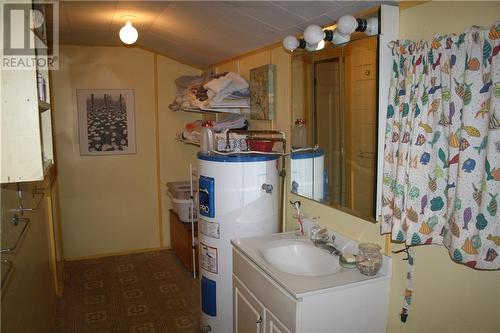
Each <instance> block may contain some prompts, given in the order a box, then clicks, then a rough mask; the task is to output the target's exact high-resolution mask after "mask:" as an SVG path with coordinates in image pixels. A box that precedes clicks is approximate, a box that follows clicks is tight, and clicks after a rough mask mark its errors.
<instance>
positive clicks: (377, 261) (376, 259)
mask: <svg viewBox="0 0 500 333" xmlns="http://www.w3.org/2000/svg"><path fill="white" fill-rule="evenodd" d="M358 247H359V252H358V254H357V256H356V267H358V269H359V271H360V272H361V273H362V274H364V275H369V276H373V275H375V274H377V272H378V271H379V269H380V267H381V266H382V253H380V249H381V247H380V246H379V245H377V244H374V243H361V244H359V246H358Z"/></svg>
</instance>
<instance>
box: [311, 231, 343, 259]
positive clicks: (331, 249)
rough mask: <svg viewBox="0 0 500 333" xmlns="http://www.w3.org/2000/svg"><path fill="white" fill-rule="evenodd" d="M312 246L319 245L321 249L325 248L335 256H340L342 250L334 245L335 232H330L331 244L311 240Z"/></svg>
mask: <svg viewBox="0 0 500 333" xmlns="http://www.w3.org/2000/svg"><path fill="white" fill-rule="evenodd" d="M313 244H314V246H316V247H319V248H321V249H324V250H327V251H328V252H330V254H333V255H335V256H339V257H340V256H341V255H342V251H340V250H339V249H338V248H337V247H336V246H335V234H332V244H331V245H330V244H328V243H326V242H317V241H316V242H313Z"/></svg>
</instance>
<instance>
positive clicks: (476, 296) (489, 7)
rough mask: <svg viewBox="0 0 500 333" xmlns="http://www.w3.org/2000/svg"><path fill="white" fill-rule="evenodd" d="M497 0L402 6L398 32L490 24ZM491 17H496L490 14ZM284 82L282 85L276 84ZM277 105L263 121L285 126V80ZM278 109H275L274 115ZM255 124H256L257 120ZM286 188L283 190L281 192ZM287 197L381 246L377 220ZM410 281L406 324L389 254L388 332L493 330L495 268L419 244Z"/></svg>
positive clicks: (260, 60)
mask: <svg viewBox="0 0 500 333" xmlns="http://www.w3.org/2000/svg"><path fill="white" fill-rule="evenodd" d="M499 12H500V2H494V3H493V2H488V3H485V2H448V1H444V2H431V3H426V4H423V5H420V6H417V7H412V8H409V9H406V10H403V11H402V12H401V15H400V36H401V37H409V38H414V39H429V38H431V37H432V36H433V34H434V33H436V32H441V33H453V32H454V33H460V32H462V31H464V30H465V29H467V28H468V27H470V26H471V25H473V24H476V25H481V24H483V25H491V24H493V23H494V20H495V19H498V13H499ZM495 16H496V17H495ZM276 53H278V54H282V53H283V51H282V48H281V47H280V46H277V47H275V48H273V49H272V51H269V50H265V51H261V52H257V53H255V54H251V55H248V56H243V57H241V58H240V59H237V60H232V61H230V62H228V63H224V64H219V65H217V67H216V68H217V70H219V71H224V70H227V68H238V64H239V68H240V73H242V74H243V75H246V74H247V73H248V69H249V68H253V67H256V66H259V65H262V64H265V63H266V61H272V62H273V63H274V62H276V60H275V59H276V58H274V57H271V56H270V54H276ZM279 59H280V61H279V62H277V65H278V70H279V69H280V68H281V69H282V70H283V71H288V72H287V73H288V74H287V75H290V72H289V69H290V68H291V63H290V57H289V56H287V55H286V54H283V55H282V56H281V57H280V58H279ZM282 85H284V86H282ZM277 88H278V91H281V93H282V94H281V95H278V104H281V105H282V106H284V105H286V107H282V108H279V107H278V110H277V113H276V114H277V117H278V119H279V121H276V122H273V123H272V124H270V125H269V126H272V127H273V128H275V129H286V130H289V128H290V124H291V106H290V105H288V104H286V101H287V100H288V101H290V100H291V96H290V94H289V90H287V89H290V86H289V83H288V82H287V81H285V80H283V81H278V83H277ZM280 113H281V114H280ZM258 125H260V124H258ZM287 184H288V181H287ZM287 193H288V191H287ZM289 200H301V202H302V209H303V211H304V212H305V213H307V214H309V215H310V216H319V217H320V221H321V223H322V224H325V225H327V226H329V227H332V228H333V229H335V230H337V231H338V232H339V233H341V234H344V235H346V236H348V237H351V238H354V239H356V240H358V241H370V242H375V243H378V244H380V245H381V246H384V245H385V236H381V235H380V231H379V225H378V224H372V223H369V222H366V221H364V220H361V219H358V218H356V217H354V216H351V215H348V214H345V213H343V212H341V211H339V210H335V209H332V208H330V207H327V206H324V205H322V204H319V203H316V202H313V201H311V200H308V199H305V198H303V197H298V196H295V195H292V194H288V197H287V200H286V202H288V201H289ZM289 206H290V205H287V223H288V230H292V229H294V228H295V226H294V225H293V221H292V216H293V211H292V209H291V208H290V207H289ZM415 253H416V254H415V258H416V259H415V262H416V263H415V271H414V274H415V285H414V297H413V305H412V307H411V309H410V311H411V312H410V317H409V319H408V322H407V323H406V324H402V323H401V322H400V320H399V317H398V314H399V313H400V311H401V306H402V304H403V302H402V301H403V292H404V288H405V281H406V280H405V277H406V261H402V258H403V256H402V255H395V256H393V260H394V261H393V278H392V282H391V290H390V305H389V311H388V328H387V331H388V332H422V333H424V332H425V333H438V332H439V333H441V332H464V333H465V332H494V331H498V328H499V327H500V317H499V316H498V309H499V308H500V284H499V281H500V272H499V271H496V272H484V271H475V270H472V269H470V268H467V267H464V266H462V265H458V264H455V263H453V262H452V261H451V259H450V258H449V256H448V253H447V250H446V249H445V248H444V247H441V246H422V247H418V248H416V249H415Z"/></svg>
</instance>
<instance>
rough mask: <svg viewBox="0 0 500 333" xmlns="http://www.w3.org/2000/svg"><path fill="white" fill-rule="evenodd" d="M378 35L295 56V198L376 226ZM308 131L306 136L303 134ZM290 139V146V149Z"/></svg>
mask: <svg viewBox="0 0 500 333" xmlns="http://www.w3.org/2000/svg"><path fill="white" fill-rule="evenodd" d="M377 41H378V36H373V37H364V38H361V39H356V40H352V41H350V42H349V43H347V44H344V45H342V46H333V45H328V46H327V47H326V48H325V49H323V50H320V51H316V52H312V53H310V52H305V51H299V52H294V54H293V55H292V106H293V109H292V115H293V122H294V123H293V124H292V133H293V135H294V136H297V133H300V134H299V135H300V136H301V137H302V139H301V140H300V139H299V140H295V142H299V143H298V144H297V143H296V144H295V146H296V147H293V148H303V149H299V150H298V151H294V152H293V153H292V155H291V177H290V179H291V189H292V192H294V193H296V194H298V195H301V196H305V197H308V198H310V199H313V200H315V201H319V202H321V203H324V204H326V205H329V206H332V207H334V208H337V209H341V210H343V211H346V212H348V213H350V214H352V215H356V216H358V217H361V218H363V219H366V220H369V221H375V201H376V197H377V195H376V188H377V186H376V169H377V141H378V138H377V128H378V122H377V119H378V114H377V110H378V107H377V102H378V101H377V96H378V93H377V91H378V89H377V86H378V75H377V54H378V51H377ZM304 129H305V130H304ZM293 141H294V140H293V138H292V144H293Z"/></svg>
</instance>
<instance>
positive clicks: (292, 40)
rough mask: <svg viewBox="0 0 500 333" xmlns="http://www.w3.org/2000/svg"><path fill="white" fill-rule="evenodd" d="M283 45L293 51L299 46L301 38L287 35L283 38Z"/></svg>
mask: <svg viewBox="0 0 500 333" xmlns="http://www.w3.org/2000/svg"><path fill="white" fill-rule="evenodd" d="M283 47H284V48H285V49H287V50H288V51H293V50H295V49H296V48H297V47H299V40H298V39H297V37H295V36H286V37H285V38H284V39H283Z"/></svg>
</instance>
